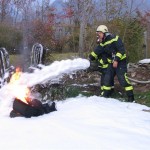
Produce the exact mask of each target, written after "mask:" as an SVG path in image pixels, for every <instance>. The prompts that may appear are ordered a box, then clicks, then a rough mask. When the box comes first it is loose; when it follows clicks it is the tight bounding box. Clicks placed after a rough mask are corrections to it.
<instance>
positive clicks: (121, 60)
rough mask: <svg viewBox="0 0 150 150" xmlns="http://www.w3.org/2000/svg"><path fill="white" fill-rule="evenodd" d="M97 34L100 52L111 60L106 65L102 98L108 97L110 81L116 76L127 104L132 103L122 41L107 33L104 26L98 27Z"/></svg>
mask: <svg viewBox="0 0 150 150" xmlns="http://www.w3.org/2000/svg"><path fill="white" fill-rule="evenodd" d="M97 34H98V36H99V38H100V40H101V43H100V47H101V49H102V50H101V52H102V53H105V55H106V57H107V59H111V63H110V64H109V65H108V68H107V72H106V73H105V76H104V86H103V91H104V93H103V96H104V97H109V96H110V94H111V81H112V79H113V78H114V76H115V75H117V77H118V80H119V83H120V84H121V86H122V87H124V89H125V91H126V94H127V96H128V102H133V101H134V94H133V86H132V85H131V83H130V82H129V80H128V77H127V62H126V53H125V48H124V45H123V42H122V40H121V39H120V37H119V36H118V35H113V34H111V33H109V32H108V28H107V27H106V26H105V25H100V26H98V28H97Z"/></svg>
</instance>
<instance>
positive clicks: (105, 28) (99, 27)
mask: <svg viewBox="0 0 150 150" xmlns="http://www.w3.org/2000/svg"><path fill="white" fill-rule="evenodd" d="M96 32H103V33H106V32H108V28H107V27H106V26H105V25H100V26H98V28H97V30H96Z"/></svg>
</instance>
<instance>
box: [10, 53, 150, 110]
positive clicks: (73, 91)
mask: <svg viewBox="0 0 150 150" xmlns="http://www.w3.org/2000/svg"><path fill="white" fill-rule="evenodd" d="M52 57H53V59H54V60H58V61H60V60H64V59H73V58H76V57H78V54H77V53H63V54H58V53H53V54H52ZM23 59H24V57H23V55H10V64H11V65H14V66H15V67H16V66H18V65H19V66H21V65H22V63H23ZM79 94H82V95H85V96H91V95H92V93H91V92H89V91H88V92H83V91H82V90H81V89H80V88H78V87H69V88H68V91H66V95H65V96H66V97H75V96H77V95H79ZM93 94H94V93H93ZM134 94H135V100H136V102H137V103H139V104H143V105H146V106H149V107H150V92H141V93H136V92H135V93H134ZM112 97H113V98H117V99H121V100H122V99H124V100H126V98H125V97H126V95H125V94H123V95H122V96H121V95H120V94H118V93H117V92H116V94H113V95H112Z"/></svg>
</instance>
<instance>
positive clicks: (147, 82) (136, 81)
mask: <svg viewBox="0 0 150 150" xmlns="http://www.w3.org/2000/svg"><path fill="white" fill-rule="evenodd" d="M128 79H129V80H130V81H133V82H135V83H141V84H149V83H150V80H147V81H140V80H136V79H133V78H130V77H128Z"/></svg>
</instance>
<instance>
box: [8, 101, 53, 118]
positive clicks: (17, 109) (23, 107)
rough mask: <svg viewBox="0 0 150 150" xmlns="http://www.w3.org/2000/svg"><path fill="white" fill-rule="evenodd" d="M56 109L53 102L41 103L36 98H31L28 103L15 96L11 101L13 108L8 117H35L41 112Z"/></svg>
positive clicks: (41, 113)
mask: <svg viewBox="0 0 150 150" xmlns="http://www.w3.org/2000/svg"><path fill="white" fill-rule="evenodd" d="M53 111H56V107H55V102H52V103H44V104H42V103H41V102H40V101H39V100H37V99H32V100H30V101H28V103H25V102H23V101H22V100H20V99H17V98H15V100H14V102H13V110H12V111H11V112H10V117H11V118H14V117H18V116H22V117H26V118H30V117H32V116H34V117H37V116H40V115H43V114H47V113H50V112H53Z"/></svg>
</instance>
